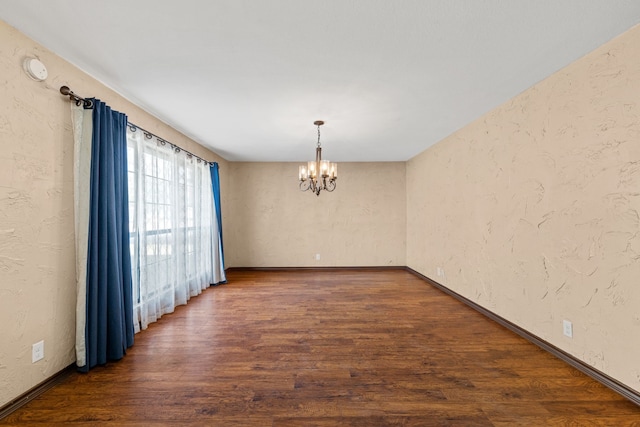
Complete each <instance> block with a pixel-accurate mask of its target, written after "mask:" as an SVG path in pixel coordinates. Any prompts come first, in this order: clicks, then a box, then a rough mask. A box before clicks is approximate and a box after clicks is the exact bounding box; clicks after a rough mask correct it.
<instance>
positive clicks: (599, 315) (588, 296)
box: [407, 27, 640, 391]
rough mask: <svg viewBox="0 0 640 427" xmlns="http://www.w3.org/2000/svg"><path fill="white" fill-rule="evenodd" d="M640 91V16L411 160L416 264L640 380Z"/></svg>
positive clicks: (412, 259) (631, 380) (582, 355)
mask: <svg viewBox="0 0 640 427" xmlns="http://www.w3.org/2000/svg"><path fill="white" fill-rule="evenodd" d="M639 102H640V27H636V28H634V29H632V30H631V31H629V32H628V33H626V34H624V35H622V36H620V37H619V38H617V39H615V40H613V41H611V42H610V43H608V44H606V45H604V46H602V47H601V48H599V49H597V50H596V51H594V52H592V53H591V54H589V55H587V56H586V57H584V58H582V59H581V60H579V61H577V62H575V63H574V64H572V65H570V66H568V67H567V68H565V69H563V70H561V71H560V72H558V73H557V74H555V75H553V76H551V77H550V78H548V79H546V80H544V81H543V82H541V83H539V84H537V85H536V86H534V87H532V88H531V89H529V90H527V91H526V92H524V93H522V94H521V95H520V96H518V97H516V98H514V99H513V100H511V101H510V102H508V103H506V104H505V105H503V106H501V107H500V108H498V109H496V110H495V111H493V112H491V113H490V114H488V115H486V116H485V117H483V118H481V119H480V120H478V121H476V122H474V123H472V124H470V125H469V126H467V127H465V128H463V129H462V130H460V131H459V132H457V133H456V134H454V135H452V136H451V137H449V138H447V139H445V140H443V141H441V142H440V143H438V144H437V145H436V146H434V147H432V148H431V149H428V150H426V151H425V152H423V153H421V154H420V155H418V156H416V157H415V158H414V159H412V160H410V161H409V162H408V163H407V194H408V196H407V205H408V207H407V211H408V220H407V264H408V266H410V267H411V268H413V269H415V270H417V271H419V272H421V273H423V274H425V275H427V276H429V277H432V278H433V279H434V280H437V281H439V282H440V283H442V284H444V285H445V286H447V287H449V288H451V289H452V290H454V291H456V292H458V293H460V294H462V295H464V296H465V297H467V298H470V299H471V300H473V301H475V302H477V303H479V304H480V305H482V306H484V307H486V308H488V309H489V310H491V311H493V312H495V313H497V314H499V315H501V316H503V317H504V318H506V319H508V320H510V321H512V322H514V323H516V324H518V325H519V326H521V327H523V328H525V329H527V330H529V331H530V332H532V333H533V334H536V335H538V336H540V337H541V338H543V339H545V340H547V341H549V342H551V343H552V344H554V345H556V346H557V347H560V348H561V349H563V350H565V351H566V352H568V353H571V354H572V355H574V356H576V357H577V358H578V359H581V360H583V361H585V362H586V363H588V364H590V365H592V366H594V367H595V368H597V369H599V370H601V371H603V372H605V373H607V374H609V375H610V376H612V377H614V378H616V379H617V380H619V381H621V382H623V383H625V384H626V385H628V386H629V387H631V388H633V389H635V390H638V391H640V362H639V361H640V341H639V340H638V338H639V337H640V226H639V211H640V106H639V104H638V103H639ZM439 267H440V268H442V269H443V275H438V268H439ZM563 319H567V320H570V321H571V322H573V328H574V337H573V339H570V338H567V337H565V336H563V334H562V321H563ZM461 326H463V325H461Z"/></svg>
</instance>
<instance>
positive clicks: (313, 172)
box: [298, 120, 338, 196]
mask: <svg viewBox="0 0 640 427" xmlns="http://www.w3.org/2000/svg"><path fill="white" fill-rule="evenodd" d="M313 124H314V125H316V126H317V127H318V145H317V146H316V160H315V161H310V162H307V164H306V165H300V166H299V167H298V178H299V179H300V190H301V191H307V190H311V192H312V193H315V194H316V196H319V195H320V191H322V190H325V191H328V192H332V191H333V190H335V189H336V180H337V179H338V164H337V163H331V162H330V161H329V160H322V147H321V146H320V126H322V125H323V124H324V122H323V121H322V120H316V121H315V122H313Z"/></svg>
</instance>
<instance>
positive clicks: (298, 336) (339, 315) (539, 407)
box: [0, 270, 640, 427]
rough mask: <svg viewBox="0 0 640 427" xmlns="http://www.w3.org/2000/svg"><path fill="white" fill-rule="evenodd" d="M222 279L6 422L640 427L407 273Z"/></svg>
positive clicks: (535, 351) (606, 398)
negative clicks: (117, 356)
mask: <svg viewBox="0 0 640 427" xmlns="http://www.w3.org/2000/svg"><path fill="white" fill-rule="evenodd" d="M228 279H229V284H226V285H222V286H219V287H216V288H211V289H208V290H207V291H205V292H204V293H203V294H202V295H200V296H199V297H196V298H193V299H191V301H190V302H189V304H188V305H187V306H182V307H180V308H179V309H177V310H176V312H175V313H173V314H171V315H166V316H165V317H163V318H162V319H161V320H160V321H159V322H157V323H155V324H153V325H152V326H151V327H150V328H149V329H148V330H146V331H143V332H142V333H140V334H138V335H136V343H135V345H134V347H133V348H132V349H131V350H130V351H129V352H128V354H127V356H126V357H125V358H124V359H123V360H121V361H120V362H116V363H110V364H108V365H107V366H105V367H99V368H97V369H94V370H93V371H91V372H90V373H88V374H77V373H73V374H72V375H71V376H70V377H69V378H67V379H66V380H65V381H63V383H62V384H60V385H58V386H56V387H55V388H53V389H51V390H49V391H47V392H46V393H44V394H43V395H41V396H40V397H38V398H37V399H35V400H33V401H32V402H30V403H28V404H27V405H26V406H24V407H22V408H21V409H19V410H18V411H16V412H14V413H13V414H10V415H9V416H8V417H6V418H5V419H4V420H2V421H0V425H6V424H8V425H47V424H50V425H87V426H89V425H90V426H94V425H118V426H153V425H203V426H278V427H281V426H555V425H558V426H640V407H638V406H636V405H635V404H633V403H632V402H630V401H628V400H626V399H625V398H623V397H621V396H620V395H618V394H616V393H614V392H613V391H611V390H609V389H608V388H606V387H604V386H603V385H601V384H600V383H598V382H596V381H594V380H592V379H590V378H588V377H587V376H585V375H584V374H582V373H581V372H579V371H577V370H576V369H574V368H572V367H570V366H569V365H567V364H565V363H564V362H562V361H561V360H559V359H557V358H555V357H554V356H552V355H551V354H549V353H547V352H545V351H543V350H541V349H539V348H538V347H536V346H534V345H533V344H530V343H528V342H527V341H525V340H524V339H522V338H520V337H519V336H517V335H516V334H514V333H512V332H510V331H508V330H507V329H505V328H503V327H502V326H500V325H498V324H496V323H494V322H493V321H491V320H489V319H487V318H485V317H484V316H482V315H481V314H479V313H477V312H475V311H473V310H472V309H470V308H468V307H467V306H465V305H464V304H462V303H460V302H458V301H457V300H455V299H454V298H452V297H450V296H448V295H446V294H444V293H442V292H441V291H439V290H437V289H435V288H433V287H432V286H430V285H428V284H426V283H425V282H423V281H422V280H420V279H419V278H417V277H415V276H413V275H412V274H410V273H408V272H406V271H402V270H381V271H371V270H346V271H288V272H277V271H272V272H257V271H245V272H238V271H234V272H230V273H229V277H228Z"/></svg>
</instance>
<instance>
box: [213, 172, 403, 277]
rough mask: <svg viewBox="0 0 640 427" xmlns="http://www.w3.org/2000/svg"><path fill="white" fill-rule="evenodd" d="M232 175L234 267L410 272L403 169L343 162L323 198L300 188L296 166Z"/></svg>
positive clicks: (230, 249)
mask: <svg viewBox="0 0 640 427" xmlns="http://www.w3.org/2000/svg"><path fill="white" fill-rule="evenodd" d="M230 168H231V174H230V177H229V181H230V196H229V203H230V205H231V206H230V210H231V211H232V212H233V221H232V222H233V224H232V226H231V230H230V234H228V235H225V245H226V246H225V259H226V261H227V265H228V266H229V267H301V266H304V267H314V266H390V265H394V266H398V265H405V237H404V236H405V225H406V201H405V175H406V174H405V163H404V162H390V163H341V164H339V165H338V172H339V177H338V187H337V189H336V190H335V191H334V192H333V193H325V192H322V193H321V194H320V196H315V195H314V194H311V193H310V192H301V191H300V190H299V189H298V164H297V163H235V162H234V163H231V164H230ZM316 253H319V254H320V261H316V260H315V254H316Z"/></svg>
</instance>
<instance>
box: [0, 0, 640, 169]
mask: <svg viewBox="0 0 640 427" xmlns="http://www.w3.org/2000/svg"><path fill="white" fill-rule="evenodd" d="M0 19H2V20H4V21H5V22H7V23H9V24H10V25H12V26H14V27H16V28H17V29H19V30H20V31H22V32H24V33H25V34H27V35H28V36H30V37H31V38H33V39H35V40H36V41H38V42H39V43H41V44H43V45H44V46H46V47H47V48H49V49H51V50H52V51H54V52H56V53H57V54H58V55H60V56H61V57H63V58H65V59H67V60H68V61H70V62H71V63H73V64H75V65H76V66H78V67H79V68H81V69H82V70H84V71H86V72H87V73H89V74H90V75H92V76H94V77H95V78H97V79H98V80H100V81H101V82H103V83H104V84H106V85H107V86H109V87H111V88H113V89H114V90H116V91H117V92H119V93H120V94H122V95H124V96H125V97H126V98H128V99H129V100H131V101H132V102H134V103H135V104H137V105H139V106H141V107H142V108H144V109H145V110H147V111H149V112H150V113H152V114H154V115H155V116H157V117H159V118H160V119H161V120H163V121H164V122H166V123H168V124H170V125H171V126H173V127H175V128H176V129H178V130H180V131H181V132H183V133H184V134H186V135H188V136H190V137H191V138H193V139H194V140H196V141H198V142H200V143H201V144H203V145H205V146H207V147H209V148H211V149H212V150H214V151H216V152H217V153H219V154H220V155H222V156H223V157H224V158H226V159H228V160H234V161H304V160H308V159H310V158H312V157H313V155H314V147H315V143H316V138H317V134H316V128H315V126H314V125H313V122H314V120H316V119H322V120H325V122H326V124H325V126H323V127H322V129H321V131H322V139H321V141H322V146H323V148H324V150H323V153H324V155H325V157H327V158H328V159H330V160H332V161H403V160H407V159H409V158H411V157H413V156H414V155H416V154H418V153H419V152H421V151H423V150H424V149H425V148H427V147H429V146H430V145H432V144H435V143H437V142H438V141H440V140H441V139H443V138H444V137H446V136H448V135H450V134H451V133H453V132H455V131H456V130H457V129H459V128H461V127H463V126H465V125H466V124H468V123H469V122H471V121H473V120H474V119H476V118H478V117H480V116H481V115H483V114H484V113H486V112H488V111H490V110H491V109H493V108H495V107H496V106H498V105H500V104H501V103H503V102H505V101H507V100H508V99H510V98H512V97H514V96H515V95H517V94H519V93H520V92H522V91H524V90H525V89H527V88H528V87H530V86H532V85H534V84H535V83H537V82H539V81H540V80H542V79H544V78H545V77H547V76H549V75H550V74H552V73H554V72H555V71H557V70H559V69H560V68H562V67H564V66H566V65H567V64H569V63H571V62H573V61H575V60H576V59H578V58H580V57H581V56H583V55H585V54H586V53H588V52H590V51H591V50H593V49H595V48H596V47H598V46H600V45H602V44H603V43H605V42H607V41H608V40H610V39H612V38H613V37H615V36H616V35H618V34H621V33H623V32H624V31H626V30H627V29H629V28H631V27H632V26H634V25H635V24H637V23H639V22H640V1H638V0H535V1H534V0H396V1H392V0H324V1H320V0H268V1H258V0H254V1H251V0H180V1H159V0H109V1H88V0H48V1H42V0H2V1H0ZM69 86H70V87H71V89H74V87H73V82H72V81H70V82H69ZM79 95H81V96H87V97H90V96H92V94H90V93H79ZM104 101H106V102H107V103H108V102H109V100H108V99H105V100H104ZM125 113H126V111H125ZM160 136H162V135H160Z"/></svg>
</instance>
